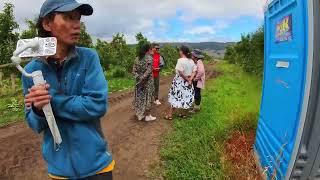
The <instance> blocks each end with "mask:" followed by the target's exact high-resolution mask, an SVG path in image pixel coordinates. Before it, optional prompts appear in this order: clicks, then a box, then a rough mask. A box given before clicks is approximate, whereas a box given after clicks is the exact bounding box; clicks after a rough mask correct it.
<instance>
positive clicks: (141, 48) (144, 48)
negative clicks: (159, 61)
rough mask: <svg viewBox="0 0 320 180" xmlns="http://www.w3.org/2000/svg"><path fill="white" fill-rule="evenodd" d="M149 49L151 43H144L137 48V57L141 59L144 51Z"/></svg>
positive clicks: (144, 53)
mask: <svg viewBox="0 0 320 180" xmlns="http://www.w3.org/2000/svg"><path fill="white" fill-rule="evenodd" d="M150 49H151V45H150V44H149V43H146V44H144V45H142V46H141V47H140V50H139V59H143V58H144V56H145V55H146V53H147V52H148V51H149V50H150Z"/></svg>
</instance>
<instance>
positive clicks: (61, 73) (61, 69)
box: [56, 63, 80, 177]
mask: <svg viewBox="0 0 320 180" xmlns="http://www.w3.org/2000/svg"><path fill="white" fill-rule="evenodd" d="M65 65H66V63H63V65H61V64H57V71H56V72H57V79H58V83H59V91H63V89H64V90H65V88H66V87H64V88H63V89H62V83H61V80H62V79H64V81H65V82H64V84H65V85H66V77H64V69H65ZM63 77H64V78H63ZM61 93H62V92H61ZM71 126H73V125H71ZM68 134H69V133H68ZM69 137H70V135H69ZM70 143H71V141H70V139H69V138H68V142H67V146H68V147H67V149H68V150H67V151H68V156H69V158H70V161H71V167H72V170H73V171H74V173H75V174H76V177H80V174H79V173H78V171H77V170H76V168H75V166H74V161H73V158H72V156H71V151H70V148H71V146H69V144H70Z"/></svg>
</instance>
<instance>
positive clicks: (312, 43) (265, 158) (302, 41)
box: [255, 0, 320, 180]
mask: <svg viewBox="0 0 320 180" xmlns="http://www.w3.org/2000/svg"><path fill="white" fill-rule="evenodd" d="M319 10H320V6H319V0H274V1H272V2H270V4H269V5H268V6H267V7H266V12H265V27H264V28H265V64H264V79H263V95H262V101H261V110H260V117H259V124H258V129H257V137H256V143H255V151H256V154H257V156H258V158H259V160H260V163H261V167H262V168H263V169H264V172H265V174H266V175H267V177H268V179H294V180H295V179H297V180H298V179H312V180H313V179H320V176H319V175H320V168H319V167H320V153H319V147H320V146H319V145H320V104H319V101H320V94H319V88H320V77H319V76H320V55H319V53H320V52H319V50H320V46H319V43H320V37H319V36H320V35H319V33H320V25H319V23H320V20H319Z"/></svg>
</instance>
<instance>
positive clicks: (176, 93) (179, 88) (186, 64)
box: [165, 46, 197, 120]
mask: <svg viewBox="0 0 320 180" xmlns="http://www.w3.org/2000/svg"><path fill="white" fill-rule="evenodd" d="M179 53H180V59H178V62H177V65H176V75H175V77H174V79H173V82H172V85H171V89H170V92H169V99H168V102H169V103H170V105H171V107H170V109H169V112H168V113H167V115H166V116H165V119H167V120H172V116H173V113H174V110H175V109H182V110H184V111H183V112H184V113H185V112H186V110H188V109H190V108H191V107H192V104H193V102H194V88H193V85H192V79H193V78H194V76H195V74H196V71H197V66H196V65H195V63H194V61H193V60H192V59H191V53H190V50H189V48H188V47H186V46H182V47H180V49H179ZM182 116H183V117H186V114H183V115H182Z"/></svg>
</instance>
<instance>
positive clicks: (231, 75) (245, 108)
mask: <svg viewBox="0 0 320 180" xmlns="http://www.w3.org/2000/svg"><path fill="white" fill-rule="evenodd" d="M217 70H218V71H220V72H222V75H220V76H218V78H216V79H213V80H209V81H208V83H207V86H206V87H207V88H206V90H205V91H204V92H203V102H202V106H201V107H202V109H201V112H200V113H198V114H195V115H193V116H192V118H190V119H188V120H178V119H177V120H175V121H173V131H172V132H171V133H169V134H168V135H167V136H166V138H165V141H164V145H163V147H162V149H161V158H162V160H163V167H162V168H163V169H164V178H165V179H230V177H228V174H229V173H228V172H226V171H228V170H229V169H225V168H224V165H225V164H224V163H225V160H222V158H221V157H222V153H223V152H224V151H223V142H224V141H225V140H226V138H227V137H228V135H229V133H230V132H231V131H233V130H234V128H237V129H238V128H239V129H243V128H245V130H251V129H253V128H255V127H256V124H257V115H258V112H259V104H260V93H261V80H260V79H259V78H258V77H256V76H252V75H250V74H248V73H245V72H243V70H242V69H241V68H239V67H237V66H236V65H231V64H227V63H218V65H217ZM230 170H232V169H230Z"/></svg>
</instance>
